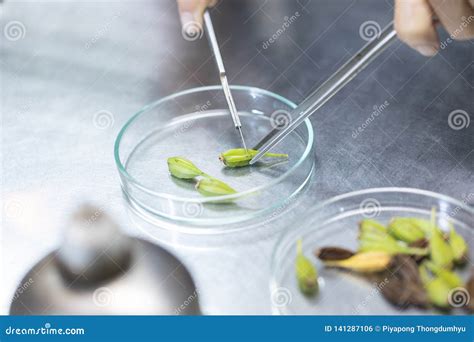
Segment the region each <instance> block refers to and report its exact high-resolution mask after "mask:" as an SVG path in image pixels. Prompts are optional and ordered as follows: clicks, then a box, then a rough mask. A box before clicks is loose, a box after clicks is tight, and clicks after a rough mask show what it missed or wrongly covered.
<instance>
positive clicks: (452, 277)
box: [424, 261, 463, 288]
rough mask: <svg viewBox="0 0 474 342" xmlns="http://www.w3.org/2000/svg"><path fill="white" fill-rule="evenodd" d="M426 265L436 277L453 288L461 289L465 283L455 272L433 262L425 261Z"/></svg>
mask: <svg viewBox="0 0 474 342" xmlns="http://www.w3.org/2000/svg"><path fill="white" fill-rule="evenodd" d="M424 265H425V266H426V267H427V268H428V269H429V270H430V271H431V272H432V273H433V274H435V275H436V276H438V277H439V278H441V279H443V280H444V281H445V282H446V283H447V284H448V285H449V286H450V287H451V288H455V287H461V286H462V285H463V281H462V279H461V277H459V276H458V275H457V274H456V273H455V272H453V271H449V270H447V269H445V268H442V267H440V266H438V265H436V264H435V263H434V262H432V261H425V262H424Z"/></svg>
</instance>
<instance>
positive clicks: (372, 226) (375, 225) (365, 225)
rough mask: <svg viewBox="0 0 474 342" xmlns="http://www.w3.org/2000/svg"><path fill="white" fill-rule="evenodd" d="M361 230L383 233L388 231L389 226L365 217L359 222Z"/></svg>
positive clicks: (363, 231) (361, 231)
mask: <svg viewBox="0 0 474 342" xmlns="http://www.w3.org/2000/svg"><path fill="white" fill-rule="evenodd" d="M359 232H360V233H361V234H363V233H383V234H385V233H386V232H387V228H385V226H384V225H383V224H381V223H379V222H378V221H375V220H371V219H365V220H362V221H360V223H359Z"/></svg>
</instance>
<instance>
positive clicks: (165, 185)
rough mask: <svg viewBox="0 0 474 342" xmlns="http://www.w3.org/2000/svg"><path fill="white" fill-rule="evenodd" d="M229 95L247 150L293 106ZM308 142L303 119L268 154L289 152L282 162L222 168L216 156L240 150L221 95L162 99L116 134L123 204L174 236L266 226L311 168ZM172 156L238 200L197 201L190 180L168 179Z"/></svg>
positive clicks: (253, 92) (261, 94)
mask: <svg viewBox="0 0 474 342" xmlns="http://www.w3.org/2000/svg"><path fill="white" fill-rule="evenodd" d="M231 88H232V94H233V96H234V99H235V103H236V104H237V108H238V110H239V114H240V119H241V121H242V127H243V132H244V135H245V138H246V142H247V144H248V146H254V145H255V144H256V143H257V142H258V141H259V140H260V139H261V138H263V137H264V136H265V135H266V134H267V133H268V132H270V131H271V130H272V129H273V128H274V127H276V126H278V127H282V126H284V125H285V124H287V123H288V122H290V121H291V119H292V118H291V116H290V115H289V112H290V111H291V110H292V109H293V108H295V107H296V105H295V104H294V103H293V102H291V101H289V100H287V99H285V98H283V97H281V96H279V95H276V94H274V93H271V92H268V91H265V90H262V89H258V88H251V87H244V86H232V87H231ZM313 140H314V139H313V129H312V127H311V124H310V122H309V121H308V120H306V121H305V122H304V124H302V125H300V126H299V127H298V128H297V129H296V130H295V131H293V132H292V133H291V134H290V135H289V136H288V137H287V138H286V139H285V140H284V141H282V142H281V143H280V144H279V145H278V146H277V147H276V148H275V149H274V151H275V152H282V153H288V154H289V158H288V160H285V161H282V160H270V159H267V160H265V161H264V162H262V163H260V164H259V165H255V166H252V167H243V168H235V169H231V168H226V167H225V166H224V165H223V164H222V163H221V162H220V161H219V160H218V156H219V154H220V153H221V152H223V151H226V150H228V149H231V148H237V147H241V143H240V138H239V135H238V133H237V131H236V129H235V127H234V126H233V123H232V119H231V117H230V114H229V112H228V110H227V103H226V101H225V97H224V94H223V92H222V88H221V87H220V86H210V87H202V88H195V89H190V90H186V91H183V92H180V93H177V94H174V95H171V96H168V97H165V98H163V99H161V100H159V101H156V102H155V103H152V104H150V105H148V106H146V107H145V108H143V109H142V110H140V111H139V112H138V113H136V114H135V115H134V116H133V117H132V118H131V119H130V120H129V121H128V122H127V123H126V124H125V126H124V127H123V128H122V129H121V131H120V132H119V134H118V137H117V139H116V141H115V150H114V154H115V161H116V164H117V167H118V171H119V174H120V180H121V186H122V190H123V194H124V197H125V199H126V201H127V203H128V204H129V205H130V207H131V208H132V209H133V210H134V211H135V212H136V213H138V214H139V215H140V216H141V217H142V218H145V219H147V220H148V221H151V222H153V223H154V224H157V225H159V226H160V227H165V228H171V229H174V230H179V231H184V232H193V233H215V232H225V231H235V230H240V229H245V228H246V227H248V226H247V225H244V224H242V222H244V221H249V220H259V219H264V217H265V215H266V214H268V213H271V212H272V209H274V208H278V207H279V206H280V205H282V203H285V201H288V199H289V198H293V197H294V196H296V195H297V194H298V193H299V192H300V191H301V190H302V189H303V188H304V187H305V186H306V185H307V183H308V181H309V179H310V177H311V174H312V172H313V169H314V155H313V153H312V148H313ZM172 156H182V157H185V158H188V159H190V160H191V161H193V162H194V163H195V164H196V165H197V166H198V167H199V168H200V169H201V170H202V171H204V172H205V173H207V174H209V175H211V176H213V177H216V178H218V179H220V180H222V181H224V182H226V183H227V184H229V185H230V186H232V187H233V188H234V189H236V190H237V191H238V193H237V194H233V195H226V196H217V197H203V196H201V195H200V194H199V193H198V192H197V191H196V190H195V181H185V180H180V179H176V178H174V177H172V176H171V175H170V174H169V171H168V166H167V162H166V161H167V159H168V157H172Z"/></svg>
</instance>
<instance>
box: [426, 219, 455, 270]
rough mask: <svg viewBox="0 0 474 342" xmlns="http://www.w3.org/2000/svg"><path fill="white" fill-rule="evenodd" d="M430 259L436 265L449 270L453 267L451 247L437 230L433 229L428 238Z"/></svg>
mask: <svg viewBox="0 0 474 342" xmlns="http://www.w3.org/2000/svg"><path fill="white" fill-rule="evenodd" d="M429 248H430V258H431V261H433V262H434V263H435V264H436V265H438V266H441V267H444V268H447V269H451V268H452V267H453V260H454V256H453V251H452V249H451V246H449V245H448V243H447V242H446V241H445V240H444V236H443V234H442V233H441V231H440V230H439V229H438V228H436V227H435V228H433V231H432V233H431V237H430V246H429Z"/></svg>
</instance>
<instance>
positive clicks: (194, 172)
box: [168, 157, 204, 179]
mask: <svg viewBox="0 0 474 342" xmlns="http://www.w3.org/2000/svg"><path fill="white" fill-rule="evenodd" d="M168 170H169V171H170V173H171V175H172V176H173V177H176V178H180V179H193V178H195V177H197V176H201V175H204V173H203V172H202V171H201V170H199V169H198V167H197V166H196V165H194V164H193V163H192V162H191V161H190V160H188V159H186V158H182V157H171V158H168Z"/></svg>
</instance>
